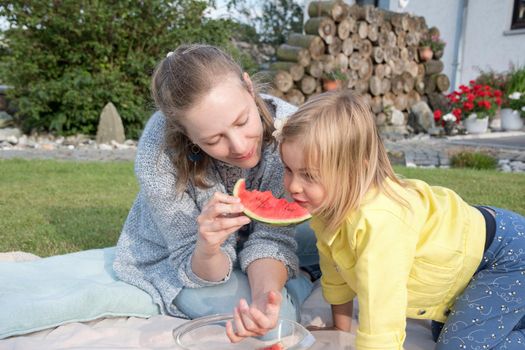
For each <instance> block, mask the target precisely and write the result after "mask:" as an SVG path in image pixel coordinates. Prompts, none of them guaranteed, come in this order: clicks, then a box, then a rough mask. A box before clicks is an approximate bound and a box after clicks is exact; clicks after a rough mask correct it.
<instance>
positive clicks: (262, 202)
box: [233, 179, 312, 226]
mask: <svg viewBox="0 0 525 350" xmlns="http://www.w3.org/2000/svg"><path fill="white" fill-rule="evenodd" d="M233 195H234V196H235V197H239V198H240V199H241V203H242V204H243V205H244V214H246V215H247V216H249V217H250V218H252V219H254V220H257V221H260V222H264V223H266V224H270V225H275V226H288V225H293V224H298V223H301V222H303V221H305V220H308V219H310V218H311V217H312V216H311V215H310V213H308V211H307V210H306V209H304V208H303V207H301V206H300V205H299V204H297V203H295V202H288V201H287V200H286V199H282V198H281V199H279V198H275V197H274V196H273V195H272V192H270V191H264V192H260V191H256V190H254V191H249V190H247V189H246V181H245V180H244V179H239V180H237V182H236V183H235V187H234V188H233Z"/></svg>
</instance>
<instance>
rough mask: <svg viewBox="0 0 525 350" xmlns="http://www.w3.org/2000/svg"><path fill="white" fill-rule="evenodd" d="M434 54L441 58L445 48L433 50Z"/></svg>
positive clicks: (435, 56)
mask: <svg viewBox="0 0 525 350" xmlns="http://www.w3.org/2000/svg"><path fill="white" fill-rule="evenodd" d="M433 56H434V58H435V59H440V58H441V57H443V50H438V51H433Z"/></svg>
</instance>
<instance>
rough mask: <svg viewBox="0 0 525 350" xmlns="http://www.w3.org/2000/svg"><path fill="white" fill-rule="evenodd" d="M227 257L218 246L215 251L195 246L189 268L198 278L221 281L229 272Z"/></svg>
mask: <svg viewBox="0 0 525 350" xmlns="http://www.w3.org/2000/svg"><path fill="white" fill-rule="evenodd" d="M229 266H230V263H229V258H228V256H227V255H226V253H224V252H223V251H222V250H221V249H220V248H219V249H218V250H217V251H212V252H210V251H202V250H200V249H199V248H198V246H197V247H196V248H195V251H194V252H193V256H192V258H191V268H192V270H193V273H195V274H196V275H197V276H199V277H200V278H202V279H204V280H207V281H215V282H216V281H222V280H224V278H225V277H226V276H227V275H228V272H229Z"/></svg>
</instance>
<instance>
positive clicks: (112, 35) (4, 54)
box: [0, 0, 232, 138]
mask: <svg viewBox="0 0 525 350" xmlns="http://www.w3.org/2000/svg"><path fill="white" fill-rule="evenodd" d="M212 3H213V1H212V0H209V1H208V0H148V1H135V0H120V1H92V0H91V1H89V0H79V1H73V0H62V1H60V0H59V1H42V0H35V1H26V0H13V1H9V2H8V3H7V4H6V2H2V3H1V4H0V16H3V17H4V18H5V19H6V20H7V21H8V23H9V25H10V27H9V29H7V30H6V31H4V33H3V35H4V38H5V39H4V41H5V42H6V43H7V45H8V48H7V50H0V76H1V77H2V80H3V83H5V84H7V85H11V86H13V87H14V88H13V89H11V90H10V91H9V97H10V98H11V100H13V101H16V107H17V108H18V113H17V120H18V122H19V124H20V126H21V127H22V128H23V129H24V131H29V130H31V129H37V130H44V131H51V132H56V133H59V134H65V135H67V134H74V133H84V134H94V133H95V132H96V128H97V123H98V118H99V115H100V112H101V111H102V108H103V107H104V105H105V104H106V103H107V102H110V101H111V102H113V104H115V106H116V107H117V109H118V111H119V113H120V115H121V117H122V120H123V123H124V127H125V130H126V136H127V137H131V138H136V137H137V136H138V135H139V133H140V131H141V130H142V127H143V124H144V121H145V120H146V119H147V118H148V117H149V115H150V113H151V111H152V109H153V104H152V102H151V99H150V94H149V83H150V75H151V73H152V71H153V69H154V67H155V64H156V63H157V62H158V61H159V60H160V59H161V58H162V57H164V56H165V55H166V53H167V52H169V51H171V50H173V49H174V48H175V47H176V46H178V45H180V44H181V43H188V42H205V43H210V44H215V45H219V46H228V45H230V44H229V43H230V42H229V37H230V33H231V28H232V22H231V21H229V20H210V19H207V18H206V17H204V16H203V12H204V10H205V9H206V8H207V7H208V6H209V5H210V4H212Z"/></svg>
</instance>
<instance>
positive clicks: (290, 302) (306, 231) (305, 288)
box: [174, 222, 319, 321]
mask: <svg viewBox="0 0 525 350" xmlns="http://www.w3.org/2000/svg"><path fill="white" fill-rule="evenodd" d="M295 238H296V241H297V244H298V249H297V256H298V258H299V265H300V266H311V265H314V266H315V265H316V264H318V263H319V254H318V253H317V248H316V240H315V234H314V232H313V230H312V229H310V226H309V223H308V222H307V223H302V224H300V225H298V226H297V228H296V236H295ZM312 287H313V283H312V282H311V281H310V280H309V279H308V278H307V277H305V276H304V275H303V274H299V276H297V277H296V278H293V279H290V280H289V281H288V282H287V283H286V285H285V286H284V288H283V289H282V290H281V294H282V297H283V301H282V304H281V310H280V317H281V318H285V319H289V320H294V321H300V319H301V318H300V313H299V312H300V310H301V305H302V304H303V302H304V301H305V300H306V298H307V297H308V296H309V295H310V292H311V291H312ZM241 298H244V299H246V300H247V302H248V304H250V303H251V300H252V297H251V292H250V284H249V282H248V276H247V275H246V274H244V273H243V272H242V271H241V270H239V269H234V270H233V271H232V274H231V276H230V279H229V280H228V281H227V282H225V283H223V284H220V285H216V286H211V287H203V288H184V289H182V291H181V292H180V293H179V294H178V295H177V297H176V298H175V300H174V303H175V305H176V306H177V308H178V309H179V310H180V311H182V312H183V313H184V314H186V315H187V316H188V317H189V318H191V319H193V318H197V317H201V316H206V315H213V314H231V313H232V312H233V308H234V307H235V306H236V305H237V304H238V303H239V300H240V299H241Z"/></svg>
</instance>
